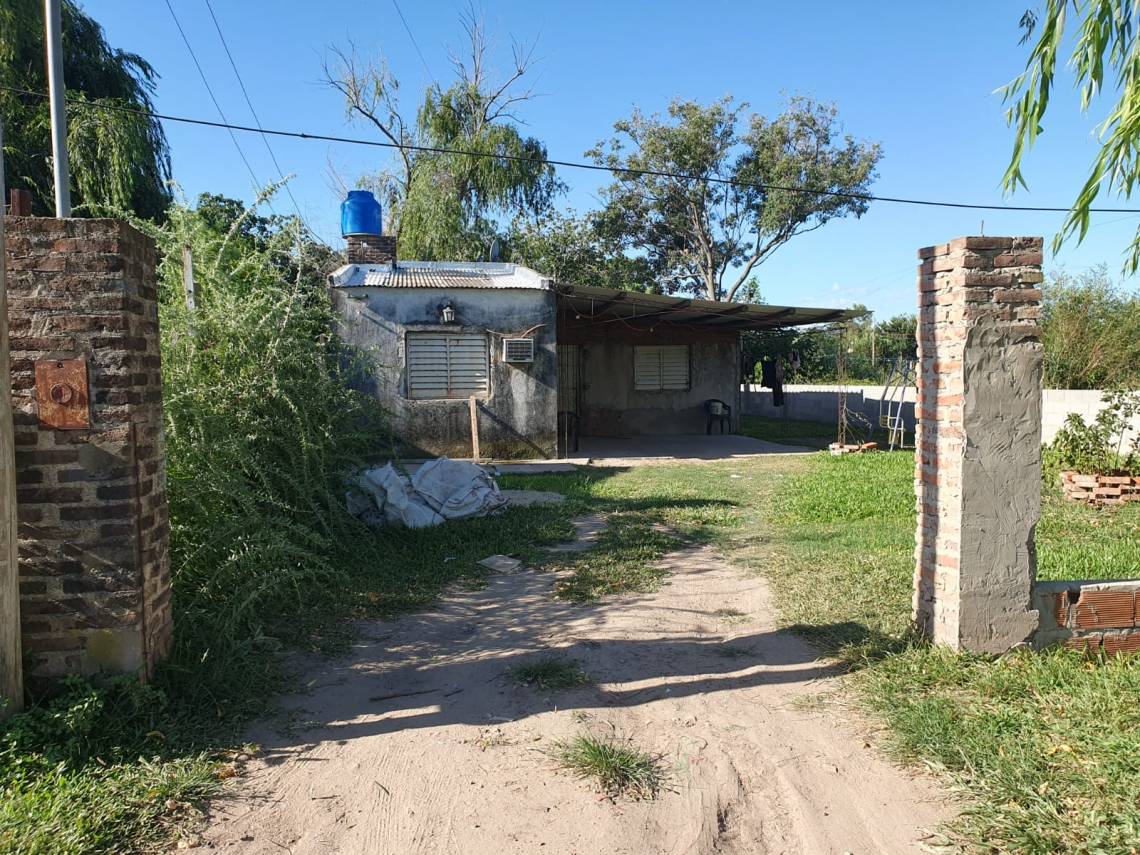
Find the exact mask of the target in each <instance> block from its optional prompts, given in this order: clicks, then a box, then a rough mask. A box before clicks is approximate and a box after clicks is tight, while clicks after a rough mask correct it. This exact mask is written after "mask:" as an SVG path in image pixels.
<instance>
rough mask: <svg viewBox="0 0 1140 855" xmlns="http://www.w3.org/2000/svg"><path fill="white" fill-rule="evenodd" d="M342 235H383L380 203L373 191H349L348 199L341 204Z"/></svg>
mask: <svg viewBox="0 0 1140 855" xmlns="http://www.w3.org/2000/svg"><path fill="white" fill-rule="evenodd" d="M340 233H341V236H342V237H348V236H349V235H372V236H375V235H381V234H383V233H384V230H383V228H382V227H381V225H380V203H379V202H377V201H376V197H375V196H373V195H372V191H371V190H349V191H348V198H347V199H345V200H344V201H343V202H341V203H340Z"/></svg>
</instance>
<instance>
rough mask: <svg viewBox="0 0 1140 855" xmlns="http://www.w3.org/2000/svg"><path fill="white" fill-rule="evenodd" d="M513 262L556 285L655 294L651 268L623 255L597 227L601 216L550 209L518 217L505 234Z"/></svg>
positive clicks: (638, 260) (644, 262)
mask: <svg viewBox="0 0 1140 855" xmlns="http://www.w3.org/2000/svg"><path fill="white" fill-rule="evenodd" d="M506 240H507V243H508V245H509V247H510V253H511V259H512V260H513V261H515V262H517V263H518V264H523V265H525V266H527V267H530V268H532V269H533V270H538V271H540V272H541V273H542V274H544V275H546V276H550V277H551V278H553V279H555V280H556V281H558V282H564V283H568V284H578V285H594V286H598V287H602V288H621V289H624V290H629V291H655V290H659V287H660V286H659V285H658V284H657V283H656V281H655V280H654V278H653V273H652V271H651V270H650V268H649V264H648V263H647V262H646V261H645V259H643V258H634V257H631V256H628V255H626V254H625V253H623V252H622V250H621V246H620V243H619V242H617V241H614V240H611V239H607V238H606V236H605V235H603V234H601V233H600V232H599V230H598V228H597V215H596V214H594V213H589V214H586V215H585V216H584V217H575V216H574V215H573V213H572V212H569V211H568V212H566V213H559V212H557V211H548V212H546V213H542V214H539V215H538V216H535V217H516V218H515V220H514V222H513V223H512V224H511V229H510V232H509V233H508V235H507V238H506Z"/></svg>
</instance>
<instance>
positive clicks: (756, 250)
mask: <svg viewBox="0 0 1140 855" xmlns="http://www.w3.org/2000/svg"><path fill="white" fill-rule="evenodd" d="M746 109H747V104H743V103H741V104H737V103H735V102H734V101H733V99H732V98H731V97H725V98H722V99H721V100H719V101H715V102H713V103H712V104H709V105H708V106H704V105H701V104H698V103H696V102H693V101H680V100H677V101H674V102H673V103H672V104H670V106H669V110H668V115H667V116H666V117H661V116H659V115H652V116H646V115H645V114H643V113H642V112H641V111H639V110H636V109H635V110H634V112H633V114H632V115H631V116H630V118H628V119H623V120H621V121H619V122H616V123H615V124H614V130H615V135H614V137H613V138H612V139H610V140H609V141H608V142H604V141H603V142H600V143H599V144H598V145H597V146H596V147H595V148H594V149H592V150H591V151H589V152H587V154H588V155H589V156H591V157H593V158H594V160H595V162H597V163H598V164H600V165H603V166H606V167H608V168H609V169H610V170H612V171H613V174H614V179H615V180H614V183H613V184H611V185H610V186H609V187H607V188H605V189H604V190H603V192H602V198H603V202H604V203H605V208H604V210H603V211H602V212H601V213H600V215H599V221H598V222H599V228H600V229H601V230H602V233H603V234H605V235H606V236H607V237H608V238H609V239H611V240H616V241H619V242H620V243H621V245H622V246H623V248H624V249H626V250H627V251H629V252H630V253H632V254H635V255H639V256H641V257H643V258H644V259H645V260H646V262H647V263H648V264H649V265H650V267H651V269H652V270H653V272H654V274H655V275H656V277H657V278H658V280H659V281H661V282H662V283H663V285H664V287H665V289H666V290H668V291H677V290H682V291H688V292H692V293H694V294H699V295H701V296H703V297H707V299H710V300H729V301H731V300H733V299H735V298H736V297H737V295H738V293H739V292H740V291H741V289H742V288H744V287H745V285H746V283H747V282H748V280H749V277H750V276H751V274H752V271H753V269H754V268H755V267H756V266H757V265H759V264H761V263H763V262H764V261H765V260H766V259H767V258H768V257H769V256H770V255H771V254H772V253H773V252H775V251H776V250H777V249H778V248H779V247H780V246H782V245H783V244H785V243H787V242H788V241H789V240H791V239H792V238H793V237H795V236H796V235H797V234H801V233H803V232H806V231H811V230H813V229H817V228H819V227H821V226H823V225H824V224H826V223H827V222H828V221H829V220H831V219H833V218H837V217H845V216H848V215H854V216H861V215H862V214H863V213H864V212H865V211H866V210H867V204H868V203H867V200H866V199H864V198H859V194H865V193H866V192H867V191H868V188H869V187H870V184H871V182H872V181H873V180H874V178H875V166H876V164H877V163H878V161H879V157H880V154H881V153H880V150H879V146H878V145H877V144H867V143H861V142H857V141H856V140H855V139H854V138H853V137H851V136H849V135H843V133H842V130H841V128H840V125H839V119H838V111H837V110H836V108H835V107H834V106H831V105H826V104H817V103H815V102H814V101H811V100H810V99H807V98H793V99H791V101H790V102H789V104H788V106H787V109H786V110H785V111H784V112H783V113H782V114H781V115H779V116H777V117H776V118H775V119H771V120H769V119H766V118H764V117H763V116H759V115H755V114H753V115H745V110H746ZM630 170H645V171H648V172H651V173H674V174H676V173H680V174H684V175H690V176H699V177H696V178H675V177H669V176H666V175H661V174H639V173H637V172H633V171H630ZM710 179H722V180H731V181H737V182H742V183H740V184H734V185H729V184H724V183H719V182H718V181H716V180H710ZM761 185H772V186H761ZM779 188H789V189H779ZM802 189H816V190H827V191H834V192H838V193H843V194H855V197H854V198H853V197H852V196H850V195H845V196H822V195H815V194H812V193H803V192H796V191H797V190H802Z"/></svg>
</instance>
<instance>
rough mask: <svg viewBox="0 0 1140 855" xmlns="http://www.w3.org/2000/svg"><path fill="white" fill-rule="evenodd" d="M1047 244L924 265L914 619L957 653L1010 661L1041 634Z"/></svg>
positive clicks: (969, 252)
mask: <svg viewBox="0 0 1140 855" xmlns="http://www.w3.org/2000/svg"><path fill="white" fill-rule="evenodd" d="M1041 244H1042V241H1041V238H1026V237H1021V238H996V237H995V238H991V237H963V238H957V239H955V240H952V241H950V243H948V244H942V245H940V246H933V247H926V248H924V249H920V250H919V251H918V257H919V260H920V262H921V263H920V265H919V270H918V295H919V318H918V321H919V322H918V356H919V364H920V370H919V379H918V404H917V408H916V409H917V413H918V419H917V422H918V428H917V432H916V433H917V437H916V453H915V465H916V471H915V492H916V496H917V510H918V526H917V531H916V535H915V540H916V544H915V580H914V619H915V623H916V625H917V626H918V628H919V629H920V630H921V631H923V632H924V633H925V634H926V635H927V636H928V637H930V638H932V639H933V640H934V641H935V642H936V643H939V644H945V645H948V646H950V647H952V648H954V649H962V650H971V651H976V652H984V653H1004V652H1005V651H1007V650H1009V649H1010V648H1011V647H1013V646H1015V645H1017V644H1019V643H1021V642H1023V641H1026V640H1027V639H1029V638H1030V636H1032V635H1033V633H1034V631H1035V630H1036V629H1037V612H1036V611H1034V610H1032V608H1031V605H1032V587H1033V582H1034V579H1035V576H1036V556H1035V552H1034V545H1033V533H1034V527H1035V525H1036V524H1037V520H1038V517H1039V515H1040V508H1041V385H1042V347H1041V343H1040V340H1039V330H1038V318H1039V316H1040V312H1041V307H1040V300H1041V291H1040V283H1041V281H1042V276H1041V260H1042V258H1041Z"/></svg>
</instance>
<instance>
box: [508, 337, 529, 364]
mask: <svg viewBox="0 0 1140 855" xmlns="http://www.w3.org/2000/svg"><path fill="white" fill-rule="evenodd" d="M503 362H534V339H533V338H505V339H503Z"/></svg>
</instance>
